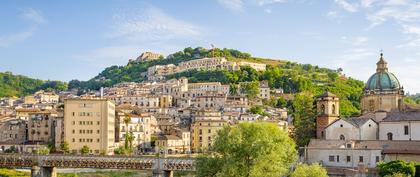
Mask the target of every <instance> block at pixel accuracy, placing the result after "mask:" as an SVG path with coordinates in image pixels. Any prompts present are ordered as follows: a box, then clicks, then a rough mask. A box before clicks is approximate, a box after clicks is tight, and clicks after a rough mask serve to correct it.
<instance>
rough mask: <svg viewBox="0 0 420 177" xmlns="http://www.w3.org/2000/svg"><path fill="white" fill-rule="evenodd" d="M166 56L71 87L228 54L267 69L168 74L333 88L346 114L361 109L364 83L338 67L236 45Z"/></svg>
mask: <svg viewBox="0 0 420 177" xmlns="http://www.w3.org/2000/svg"><path fill="white" fill-rule="evenodd" d="M170 56H171V57H167V58H166V59H161V60H155V61H148V62H136V61H131V62H129V63H128V64H127V65H125V66H111V67H108V68H106V69H105V70H103V71H102V72H101V73H99V74H98V75H97V76H96V77H94V78H92V79H90V80H88V81H78V80H73V81H70V83H69V88H77V89H82V90H98V89H99V88H100V87H109V86H112V85H114V84H116V83H120V82H125V81H127V82H141V81H144V80H146V79H147V78H146V77H144V76H141V73H143V72H146V71H147V68H148V67H150V66H154V65H165V64H175V65H178V63H180V62H183V61H189V60H194V59H199V58H203V57H213V56H214V57H226V58H227V59H228V60H229V61H249V62H257V63H265V64H267V65H268V66H267V70H266V71H256V70H254V69H252V68H250V67H242V68H241V69H240V70H239V71H233V72H229V71H226V70H213V71H196V70H192V71H186V72H182V73H177V74H174V75H171V76H168V78H179V77H188V78H189V81H190V82H215V81H218V82H222V83H223V84H230V85H231V86H232V87H235V85H236V84H238V83H239V82H245V81H261V80H267V81H268V83H269V86H270V87H271V88H282V89H284V92H285V93H290V94H296V93H301V92H308V93H311V94H312V95H320V94H321V93H323V92H325V91H330V92H332V93H335V94H337V95H338V96H339V97H340V112H341V115H342V116H343V117H349V116H352V115H358V114H359V113H360V105H359V102H360V94H361V92H362V89H363V86H364V83H363V82H362V81H359V80H355V79H352V78H347V77H344V76H342V75H341V74H340V72H339V71H337V70H332V69H327V68H320V67H318V66H313V65H310V64H298V63H293V62H288V61H285V60H273V59H264V58H257V57H252V56H251V55H250V54H248V53H245V52H241V51H238V50H234V49H226V48H225V49H215V50H207V49H205V48H202V47H197V48H191V47H188V48H185V49H184V50H182V51H178V52H176V53H174V54H172V55H170Z"/></svg>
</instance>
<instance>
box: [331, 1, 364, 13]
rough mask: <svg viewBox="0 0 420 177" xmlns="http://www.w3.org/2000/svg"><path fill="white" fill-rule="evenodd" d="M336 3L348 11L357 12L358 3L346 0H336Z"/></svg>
mask: <svg viewBox="0 0 420 177" xmlns="http://www.w3.org/2000/svg"><path fill="white" fill-rule="evenodd" d="M335 3H336V4H337V5H338V6H339V7H341V8H342V9H344V10H346V11H348V12H357V11H358V5H357V4H352V3H349V2H347V1H346V0H335Z"/></svg>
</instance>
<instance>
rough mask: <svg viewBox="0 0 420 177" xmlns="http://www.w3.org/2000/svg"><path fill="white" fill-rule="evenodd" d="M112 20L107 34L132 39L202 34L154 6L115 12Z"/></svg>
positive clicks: (191, 25) (184, 36) (144, 39)
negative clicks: (111, 30)
mask: <svg viewBox="0 0 420 177" xmlns="http://www.w3.org/2000/svg"><path fill="white" fill-rule="evenodd" d="M113 20H114V24H113V25H112V26H113V32H112V33H111V34H110V35H109V36H110V37H115V38H124V39H128V40H133V41H151V40H152V41H157V40H158V41H162V40H169V39H178V38H194V37H197V36H200V35H201V34H202V32H201V28H199V27H198V26H196V25H194V24H191V23H189V22H185V21H182V20H178V19H176V18H174V17H171V16H169V15H168V14H166V13H165V12H163V11H162V10H160V9H157V8H155V7H150V8H147V9H145V10H138V11H136V12H134V13H122V14H116V15H114V17H113Z"/></svg>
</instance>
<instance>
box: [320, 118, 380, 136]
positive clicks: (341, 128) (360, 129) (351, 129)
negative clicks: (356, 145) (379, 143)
mask: <svg viewBox="0 0 420 177" xmlns="http://www.w3.org/2000/svg"><path fill="white" fill-rule="evenodd" d="M377 135H378V123H376V122H375V121H374V120H373V119H371V118H361V117H351V118H343V119H337V120H336V121H334V122H333V123H331V124H330V125H328V126H327V127H326V128H325V139H327V140H377Z"/></svg>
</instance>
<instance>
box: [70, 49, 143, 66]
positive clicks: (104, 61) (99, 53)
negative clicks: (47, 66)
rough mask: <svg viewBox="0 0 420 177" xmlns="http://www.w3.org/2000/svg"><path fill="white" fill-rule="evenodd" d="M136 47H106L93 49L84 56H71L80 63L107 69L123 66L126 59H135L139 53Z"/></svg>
mask: <svg viewBox="0 0 420 177" xmlns="http://www.w3.org/2000/svg"><path fill="white" fill-rule="evenodd" d="M138 50H139V48H138V47H137V46H108V47H103V48H98V49H94V50H92V51H90V52H87V53H86V54H82V55H77V56H73V58H74V59H77V60H79V61H81V62H87V63H90V64H91V65H93V66H95V67H108V66H111V65H115V64H123V63H126V62H127V61H128V59H132V58H135V56H136V55H137V54H138V53H139V51H138Z"/></svg>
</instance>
